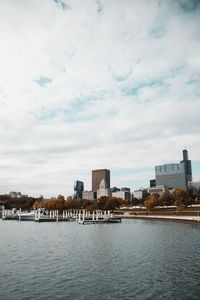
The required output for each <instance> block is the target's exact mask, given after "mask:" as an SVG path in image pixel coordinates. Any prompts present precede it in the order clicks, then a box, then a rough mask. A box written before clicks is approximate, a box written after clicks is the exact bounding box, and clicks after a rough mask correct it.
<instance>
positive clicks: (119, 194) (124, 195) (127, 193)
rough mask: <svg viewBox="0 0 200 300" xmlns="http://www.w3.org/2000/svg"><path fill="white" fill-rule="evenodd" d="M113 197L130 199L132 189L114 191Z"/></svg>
mask: <svg viewBox="0 0 200 300" xmlns="http://www.w3.org/2000/svg"><path fill="white" fill-rule="evenodd" d="M112 197H116V198H121V199H122V200H130V199H131V193H130V191H122V190H121V191H118V192H114V193H112Z"/></svg>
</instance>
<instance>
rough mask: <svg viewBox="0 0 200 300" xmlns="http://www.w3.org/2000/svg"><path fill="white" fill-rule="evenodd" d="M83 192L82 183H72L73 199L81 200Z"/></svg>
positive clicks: (77, 181)
mask: <svg viewBox="0 0 200 300" xmlns="http://www.w3.org/2000/svg"><path fill="white" fill-rule="evenodd" d="M83 190H84V183H83V181H79V180H76V181H75V182H74V198H82V195H83Z"/></svg>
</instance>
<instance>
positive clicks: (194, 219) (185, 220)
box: [119, 215, 200, 225]
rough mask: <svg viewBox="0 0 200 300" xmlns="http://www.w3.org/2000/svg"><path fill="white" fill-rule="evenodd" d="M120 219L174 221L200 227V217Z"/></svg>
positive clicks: (127, 216) (122, 216)
mask: <svg viewBox="0 0 200 300" xmlns="http://www.w3.org/2000/svg"><path fill="white" fill-rule="evenodd" d="M119 217H120V218H122V219H142V220H158V221H172V222H180V223H189V224H197V225H200V217H192V216H184V217H177V216H156V215H151V216H144V215H143V216H134V215H119Z"/></svg>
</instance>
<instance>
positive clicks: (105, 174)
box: [92, 169, 110, 192]
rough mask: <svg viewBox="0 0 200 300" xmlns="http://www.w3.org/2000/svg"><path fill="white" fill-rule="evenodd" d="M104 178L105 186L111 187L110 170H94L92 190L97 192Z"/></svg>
mask: <svg viewBox="0 0 200 300" xmlns="http://www.w3.org/2000/svg"><path fill="white" fill-rule="evenodd" d="M102 179H103V180H104V182H105V188H106V189H109V188H110V170H107V169H99V170H92V191H93V192H97V190H98V189H99V185H100V183H101V181H102Z"/></svg>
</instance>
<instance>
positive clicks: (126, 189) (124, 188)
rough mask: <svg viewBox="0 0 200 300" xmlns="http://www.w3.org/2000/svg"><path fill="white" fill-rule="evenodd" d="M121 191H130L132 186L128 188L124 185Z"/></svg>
mask: <svg viewBox="0 0 200 300" xmlns="http://www.w3.org/2000/svg"><path fill="white" fill-rule="evenodd" d="M121 191H122V192H130V191H131V189H130V188H127V187H122V188H121Z"/></svg>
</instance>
